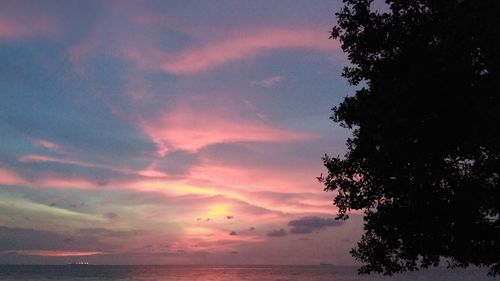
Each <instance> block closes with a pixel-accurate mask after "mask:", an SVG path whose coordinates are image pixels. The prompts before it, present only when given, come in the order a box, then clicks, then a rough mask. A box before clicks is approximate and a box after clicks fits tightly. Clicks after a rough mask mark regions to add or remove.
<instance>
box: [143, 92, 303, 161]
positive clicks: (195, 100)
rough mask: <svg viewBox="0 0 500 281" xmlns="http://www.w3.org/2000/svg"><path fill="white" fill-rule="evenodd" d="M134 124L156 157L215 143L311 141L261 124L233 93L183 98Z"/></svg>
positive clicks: (300, 134) (293, 133) (290, 132)
mask: <svg viewBox="0 0 500 281" xmlns="http://www.w3.org/2000/svg"><path fill="white" fill-rule="evenodd" d="M208 96H210V97H208ZM245 115H247V116H245ZM244 116H245V117H244ZM138 125H139V127H140V128H141V129H142V130H143V131H144V132H145V134H146V135H148V136H149V138H150V139H151V140H152V141H153V142H154V143H156V145H157V147H158V154H159V155H160V156H163V155H165V154H166V153H167V152H168V151H174V150H179V149H180V150H187V151H191V152H195V151H198V150H199V149H201V148H203V147H205V146H208V145H212V144H218V143H231V142H294V141H305V140H308V139H311V136H310V135H307V134H304V133H300V132H295V131H292V130H288V129H281V128H276V127H273V126H270V125H268V124H266V123H264V122H263V121H262V120H260V119H259V118H258V117H257V116H255V114H254V113H253V112H252V110H248V109H247V108H245V104H244V103H243V102H240V103H237V102H236V101H235V99H234V94H233V95H229V94H207V97H201V96H194V97H191V98H184V99H183V100H182V101H181V102H179V103H178V104H177V106H175V107H174V108H172V109H171V110H170V111H166V113H164V114H162V115H160V116H159V117H157V118H150V119H147V120H140V121H138Z"/></svg>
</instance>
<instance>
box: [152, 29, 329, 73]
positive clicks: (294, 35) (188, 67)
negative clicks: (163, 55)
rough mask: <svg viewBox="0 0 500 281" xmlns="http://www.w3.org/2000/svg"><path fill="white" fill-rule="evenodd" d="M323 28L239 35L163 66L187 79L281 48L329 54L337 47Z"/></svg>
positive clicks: (243, 33) (177, 58) (261, 30)
mask: <svg viewBox="0 0 500 281" xmlns="http://www.w3.org/2000/svg"><path fill="white" fill-rule="evenodd" d="M321 30H322V29H321V28H316V27H314V28H292V27H290V28H272V27H268V28H262V29H258V30H251V31H248V30H246V31H240V33H239V34H238V35H237V36H232V37H231V38H227V39H225V40H222V41H216V42H210V43H208V44H206V45H205V46H202V47H199V48H192V49H189V50H186V51H184V52H182V53H180V54H175V55H172V56H171V57H170V58H169V59H167V61H166V62H165V63H164V64H163V66H162V69H163V70H165V71H166V72H169V73H173V74H179V75H188V74H195V73H198V72H203V71H207V70H210V69H212V68H215V67H217V66H220V65H223V64H226V63H229V62H232V61H236V60H242V59H247V58H250V57H253V56H256V55H257V54H258V53H259V52H260V51H264V50H269V49H281V48H297V49H310V50H319V51H329V50H334V49H337V48H338V44H336V43H335V42H334V41H331V40H328V36H327V33H326V32H321Z"/></svg>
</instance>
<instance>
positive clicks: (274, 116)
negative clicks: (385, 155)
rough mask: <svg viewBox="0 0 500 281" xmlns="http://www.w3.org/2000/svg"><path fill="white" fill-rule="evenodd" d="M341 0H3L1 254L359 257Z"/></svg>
mask: <svg viewBox="0 0 500 281" xmlns="http://www.w3.org/2000/svg"><path fill="white" fill-rule="evenodd" d="M339 5H340V1H331V0H330V1H321V0H314V1H309V0H304V1H291V0H280V1H273V0H256V1H233V0H231V1H229V0H228V1H222V0H221V1H191V0H183V1H155V0H152V1H128V0H124V1H93V0H89V1H72V0H61V1H53V0H46V1H27V0H24V1H9V0H3V1H1V3H0V62H1V63H0V99H1V103H0V135H1V136H2V137H1V138H2V141H1V142H0V263H40V264H48V263H67V262H72V261H76V260H85V261H89V262H91V263H96V264H167V263H172V264H209V263H219V264H228V263H229V264H317V263H320V262H329V263H335V264H353V263H354V261H353V259H352V258H351V257H350V255H349V253H348V251H349V249H350V248H352V247H353V246H355V243H356V241H357V240H358V239H359V237H360V235H361V232H362V218H361V217H360V216H359V215H356V214H354V215H353V216H352V218H351V219H350V220H348V221H346V222H341V221H336V220H334V217H335V215H336V213H337V209H336V208H335V206H333V205H332V197H333V195H334V194H333V193H327V192H324V191H323V186H322V184H321V183H319V182H318V181H317V179H316V177H318V176H319V175H320V174H321V173H325V169H324V167H323V165H322V164H323V163H322V157H323V156H324V155H325V153H327V154H329V155H332V156H337V155H342V154H343V153H344V151H345V145H344V144H345V140H346V138H347V137H348V136H349V133H350V132H349V131H346V130H344V129H342V128H340V127H339V126H338V125H336V124H334V123H333V122H332V121H331V120H329V117H330V115H331V108H332V106H334V105H336V104H338V103H339V102H340V101H341V100H342V99H343V97H345V96H347V95H349V94H352V92H353V89H352V88H350V87H349V86H348V84H347V83H346V81H344V79H342V77H341V72H342V68H343V66H345V65H346V64H347V60H346V57H345V55H344V54H343V53H342V51H341V49H340V47H339V44H338V42H336V41H334V40H331V39H329V33H328V31H329V30H330V29H331V26H333V24H334V23H335V16H334V13H335V11H337V10H338V9H339Z"/></svg>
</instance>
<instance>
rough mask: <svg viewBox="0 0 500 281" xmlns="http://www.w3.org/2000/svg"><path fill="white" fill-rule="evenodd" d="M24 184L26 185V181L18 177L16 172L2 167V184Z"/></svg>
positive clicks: (0, 175)
mask: <svg viewBox="0 0 500 281" xmlns="http://www.w3.org/2000/svg"><path fill="white" fill-rule="evenodd" d="M23 183H25V181H24V179H22V178H21V177H20V176H18V175H17V174H16V173H15V172H14V171H10V170H7V169H3V168H1V167H0V184H4V185H20V184H23Z"/></svg>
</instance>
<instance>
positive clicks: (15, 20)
mask: <svg viewBox="0 0 500 281" xmlns="http://www.w3.org/2000/svg"><path fill="white" fill-rule="evenodd" d="M21 6H22V5H19V7H16V6H14V7H7V8H6V7H2V9H3V11H0V39H2V38H4V39H19V38H29V37H39V36H43V37H48V36H54V35H56V34H57V32H58V31H59V24H58V19H57V18H56V17H54V16H53V15H51V14H49V13H47V12H46V11H45V12H44V11H39V10H38V11H37V12H33V11H32V9H29V8H28V7H24V8H22V7H21Z"/></svg>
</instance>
